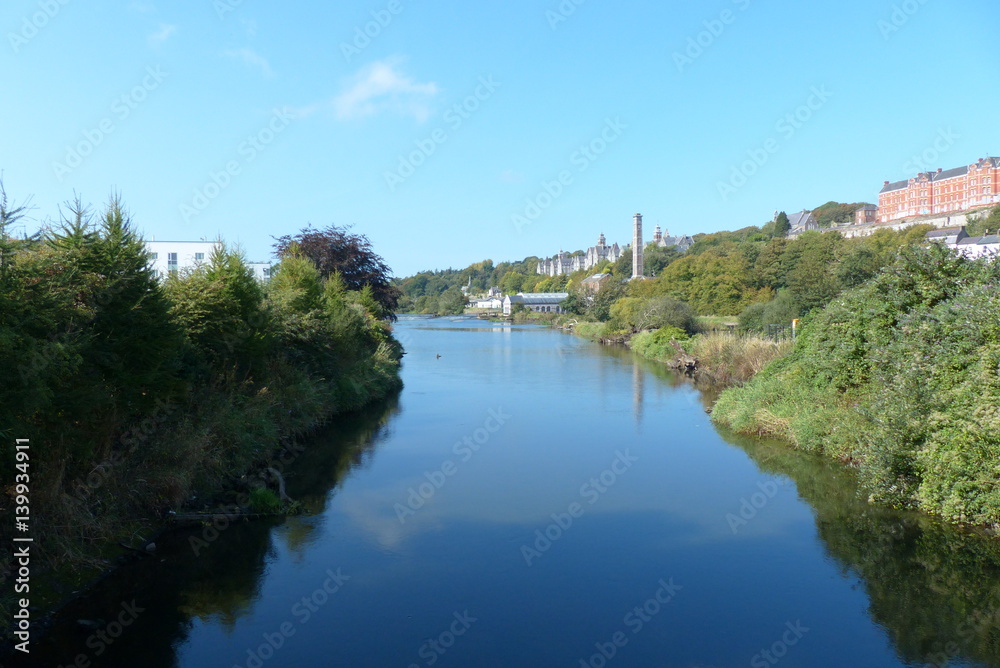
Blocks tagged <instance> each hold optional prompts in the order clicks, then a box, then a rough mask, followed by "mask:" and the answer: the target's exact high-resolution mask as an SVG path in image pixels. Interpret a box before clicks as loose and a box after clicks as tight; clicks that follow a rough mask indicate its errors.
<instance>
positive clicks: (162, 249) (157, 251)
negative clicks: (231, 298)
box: [146, 241, 271, 281]
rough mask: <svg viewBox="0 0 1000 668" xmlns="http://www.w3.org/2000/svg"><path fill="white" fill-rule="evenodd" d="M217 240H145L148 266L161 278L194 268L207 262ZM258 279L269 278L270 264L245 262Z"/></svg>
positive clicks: (216, 244)
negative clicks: (148, 259) (148, 260)
mask: <svg viewBox="0 0 1000 668" xmlns="http://www.w3.org/2000/svg"><path fill="white" fill-rule="evenodd" d="M218 244H219V242H217V241H147V242H146V250H148V251H149V257H150V263H149V264H150V266H151V267H152V268H153V270H154V271H155V272H156V275H157V276H160V277H161V278H163V277H165V276H167V275H168V274H171V273H176V272H179V271H186V270H190V269H195V268H197V267H199V266H203V265H206V264H208V262H209V260H210V259H211V257H212V252H213V251H214V250H215V248H216V246H218ZM247 266H248V267H250V269H252V270H253V274H254V276H256V277H257V279H258V280H261V281H267V280H269V279H270V278H271V265H270V264H269V263H267V262H247Z"/></svg>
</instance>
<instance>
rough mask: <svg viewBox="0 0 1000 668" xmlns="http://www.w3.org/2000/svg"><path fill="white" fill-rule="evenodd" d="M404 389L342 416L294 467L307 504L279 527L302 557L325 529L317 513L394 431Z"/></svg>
mask: <svg viewBox="0 0 1000 668" xmlns="http://www.w3.org/2000/svg"><path fill="white" fill-rule="evenodd" d="M401 410H402V409H401V407H400V405H399V395H393V396H392V397H390V398H388V399H386V400H385V401H383V402H380V403H379V404H378V405H377V406H373V407H371V408H370V409H368V410H365V411H364V412H361V413H356V414H352V415H348V416H342V417H341V418H340V419H338V420H337V422H336V423H335V424H333V425H330V426H329V427H327V428H325V429H323V430H321V431H320V432H319V433H317V434H315V435H314V436H313V437H312V438H310V439H309V440H310V444H309V448H308V449H307V450H306V451H304V452H303V453H302V454H301V455H299V457H298V458H297V459H296V461H295V462H294V463H293V464H292V465H291V466H290V467H289V469H288V470H289V476H288V494H289V495H290V496H291V497H292V498H293V499H295V500H296V501H298V502H299V503H300V504H302V508H303V514H302V515H300V516H297V517H290V518H288V521H287V522H285V523H284V524H283V525H282V526H281V527H280V528H279V530H278V531H277V532H276V533H277V535H278V536H280V538H281V539H282V540H284V542H285V544H286V545H287V546H288V549H289V551H290V552H292V553H293V554H294V555H295V556H296V558H298V559H301V558H302V557H303V556H304V553H305V550H306V548H307V547H308V546H309V545H311V544H312V543H313V542H314V541H315V539H316V537H317V536H318V535H319V528H320V526H321V524H320V521H319V518H317V517H316V516H317V515H320V514H322V513H323V511H324V510H326V505H327V502H328V501H329V500H330V499H331V498H332V497H333V495H334V494H336V493H337V488H338V486H339V485H340V483H341V482H342V481H343V480H344V478H345V477H346V476H347V475H348V474H349V473H351V472H352V471H356V470H362V469H365V468H367V467H368V466H369V464H370V463H371V460H372V457H373V456H374V453H375V450H376V449H377V447H378V445H379V444H380V443H383V442H384V441H385V440H386V439H387V438H389V437H390V436H391V435H392V430H391V427H390V425H391V423H392V419H393V418H394V417H395V416H396V415H398V414H399V413H400V411H401Z"/></svg>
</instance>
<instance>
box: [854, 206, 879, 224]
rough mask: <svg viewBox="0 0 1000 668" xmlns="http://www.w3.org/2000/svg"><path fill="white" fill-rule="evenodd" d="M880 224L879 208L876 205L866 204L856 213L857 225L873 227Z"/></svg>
mask: <svg viewBox="0 0 1000 668" xmlns="http://www.w3.org/2000/svg"><path fill="white" fill-rule="evenodd" d="M877 222H878V207H877V206H875V205H874V204H865V205H864V206H863V207H861V208H860V209H858V210H857V211H855V212H854V224H855V225H871V224H872V223H877Z"/></svg>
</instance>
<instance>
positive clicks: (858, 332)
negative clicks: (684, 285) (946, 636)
mask: <svg viewBox="0 0 1000 668" xmlns="http://www.w3.org/2000/svg"><path fill="white" fill-rule="evenodd" d="M998 286H1000V263H997V262H995V261H993V260H991V259H981V260H976V261H973V260H968V259H965V258H963V257H961V256H958V255H956V254H955V253H954V252H953V251H951V250H950V249H947V248H945V247H940V246H936V245H932V246H931V247H929V248H910V249H906V250H904V252H903V253H902V255H901V257H900V258H899V260H898V261H896V262H895V263H894V264H893V265H892V266H891V267H889V268H888V269H887V270H886V271H884V272H883V273H881V274H880V275H879V276H877V277H876V278H875V279H874V280H872V281H870V282H869V283H867V284H865V285H863V286H861V287H859V288H857V289H855V290H852V291H850V292H848V293H847V294H845V295H843V296H842V297H840V298H839V299H836V300H834V301H833V302H832V303H831V304H830V305H829V306H827V307H826V308H825V309H824V310H823V311H822V312H820V313H819V314H817V315H816V316H815V317H814V318H812V319H811V322H809V323H808V325H807V326H806V328H805V329H804V331H803V334H802V336H800V338H799V340H798V343H797V345H796V347H795V350H794V352H793V353H792V354H791V355H789V356H788V357H787V358H785V359H783V360H781V361H779V362H777V363H775V364H774V365H772V366H771V367H769V368H768V369H767V370H765V371H764V372H763V373H762V374H761V375H759V376H758V377H757V378H756V379H755V380H754V381H752V382H751V383H750V384H749V385H747V386H745V387H743V388H740V389H733V390H729V391H727V392H726V393H725V394H723V396H722V398H721V399H720V400H719V402H718V404H717V406H716V409H715V413H714V415H715V417H716V418H717V419H719V420H720V421H722V422H724V423H726V424H729V425H731V426H732V427H734V428H735V429H737V430H739V431H743V432H748V433H774V434H778V435H781V436H784V437H787V438H790V439H791V440H792V441H793V442H795V443H796V444H797V445H798V446H799V447H801V448H803V449H807V450H816V451H821V452H824V453H826V454H828V455H831V456H834V457H838V458H840V459H842V460H844V461H849V462H853V463H855V464H856V465H857V466H858V467H859V469H860V471H861V474H862V478H863V479H864V481H865V482H866V483H867V484H868V485H869V487H870V488H871V490H872V496H873V498H874V499H877V500H881V501H886V502H889V503H892V504H895V505H899V506H912V507H917V508H920V509H923V510H926V511H928V512H932V513H936V514H940V515H943V516H945V517H947V518H948V519H951V520H956V521H969V522H975V523H981V524H994V525H995V524H998V523H1000V488H998V485H997V474H998V468H997V467H998V462H1000V300H998V299H997V296H996V295H997V288H998Z"/></svg>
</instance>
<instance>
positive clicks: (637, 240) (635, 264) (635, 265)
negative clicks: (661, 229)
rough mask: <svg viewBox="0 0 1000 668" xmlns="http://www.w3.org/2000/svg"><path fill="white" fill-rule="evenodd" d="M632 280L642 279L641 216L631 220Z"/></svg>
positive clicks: (639, 214)
mask: <svg viewBox="0 0 1000 668" xmlns="http://www.w3.org/2000/svg"><path fill="white" fill-rule="evenodd" d="M632 227H633V229H632V278H642V274H643V271H642V270H643V267H642V251H643V248H642V214H641V213H637V214H635V218H633V219H632Z"/></svg>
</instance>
